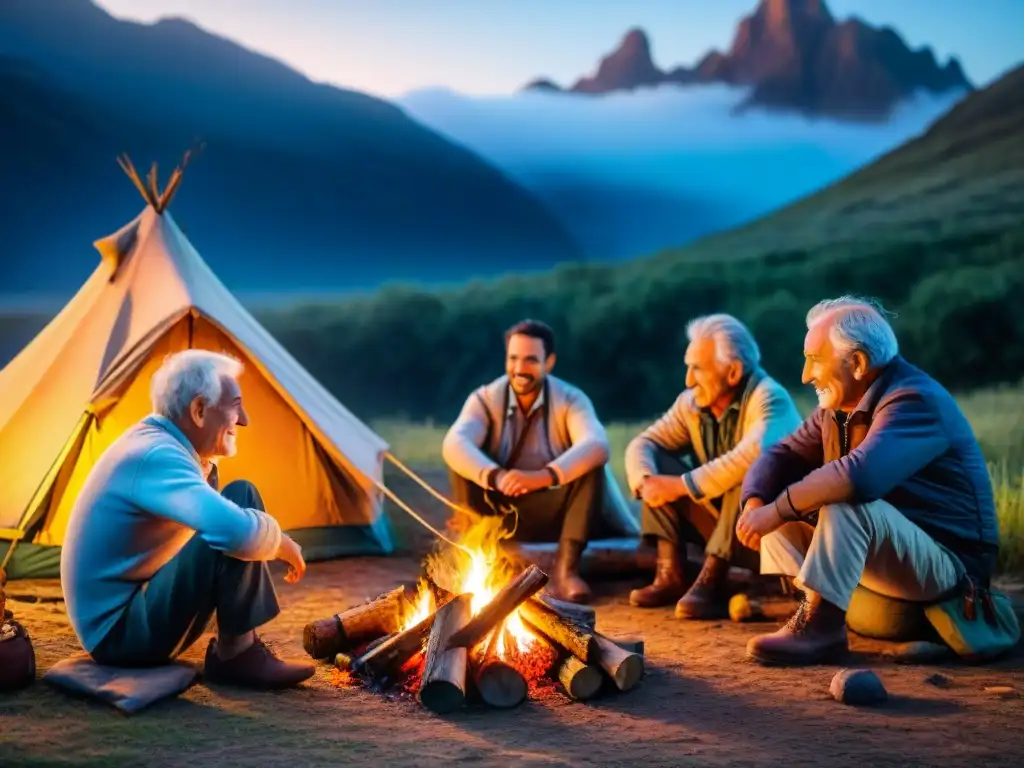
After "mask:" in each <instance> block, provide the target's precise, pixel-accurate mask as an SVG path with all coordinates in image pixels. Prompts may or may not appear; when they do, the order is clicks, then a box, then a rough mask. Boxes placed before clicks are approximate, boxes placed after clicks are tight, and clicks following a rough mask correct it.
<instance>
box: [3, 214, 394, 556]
mask: <svg viewBox="0 0 1024 768" xmlns="http://www.w3.org/2000/svg"><path fill="white" fill-rule="evenodd" d="M95 245H96V248H97V249H98V250H99V251H100V253H101V255H102V256H103V259H102V262H101V263H100V265H99V266H98V267H97V268H96V270H95V271H94V272H93V274H92V275H91V276H90V277H89V279H88V280H87V281H86V282H85V284H84V285H83V286H82V288H81V289H80V290H79V291H78V293H77V294H76V295H75V296H74V298H73V299H72V300H71V301H70V302H69V303H68V304H67V305H66V306H65V307H64V308H63V310H62V311H61V312H60V313H59V314H58V315H57V317H55V318H54V319H53V320H52V321H51V322H50V324H49V325H48V326H47V327H46V328H45V329H44V330H43V331H42V332H40V333H39V335H38V336H37V337H36V338H35V339H33V340H32V342H31V343H30V344H29V345H28V346H27V347H26V348H25V349H24V350H23V351H22V352H21V353H20V354H19V355H18V356H17V357H16V358H15V359H14V360H12V361H11V362H10V363H9V364H8V365H7V366H6V367H5V368H4V369H3V370H2V371H0V456H2V457H3V460H2V461H0V538H4V537H6V538H18V537H19V536H20V535H21V532H23V531H24V529H25V528H26V526H28V525H29V523H38V521H40V520H44V519H45V524H44V525H43V526H42V528H41V529H40V530H38V531H37V532H35V533H34V534H33V536H34V538H33V541H35V542H36V543H39V544H44V545H60V544H61V543H62V535H63V522H64V520H63V519H62V518H65V516H66V513H67V512H68V511H69V510H70V504H71V503H72V502H73V493H74V491H75V490H76V488H77V487H78V486H79V482H80V481H81V480H84V476H85V475H86V474H87V473H88V469H89V467H91V464H92V461H93V460H94V459H95V458H96V457H97V456H98V452H102V449H103V448H105V447H106V446H107V445H109V443H110V442H111V441H112V440H113V439H114V438H116V436H117V434H120V432H121V431H123V429H124V428H125V427H126V426H128V425H129V424H131V423H134V421H136V420H137V419H138V418H141V417H142V416H144V415H145V414H146V413H147V412H148V407H149V406H148V383H149V382H148V378H149V376H150V375H151V374H152V371H153V370H155V368H156V367H157V366H158V365H159V363H160V361H161V360H162V358H163V356H164V355H165V354H167V353H169V352H173V351H176V350H178V349H182V348H186V347H190V346H201V347H204V348H211V349H215V350H217V351H228V352H230V353H232V354H234V355H235V356H236V357H238V358H239V359H241V360H242V362H243V363H244V364H245V366H246V372H245V374H243V379H242V390H243V398H245V400H246V402H247V410H248V411H249V413H250V418H251V420H252V422H253V425H252V427H253V428H252V430H249V429H248V428H247V430H243V431H242V432H240V434H239V438H240V439H239V445H240V450H239V456H238V457H236V458H232V459H229V460H225V461H224V462H223V463H222V464H221V471H220V474H221V477H222V479H223V480H224V481H225V482H227V481H228V480H230V479H231V478H232V475H233V474H234V473H233V467H235V465H236V464H237V465H238V471H239V474H245V472H249V473H250V476H248V477H247V479H250V480H253V481H254V482H255V483H256V484H257V486H258V487H260V488H261V492H262V493H263V496H264V499H265V500H266V501H267V507H268V511H269V512H270V513H271V514H273V515H275V517H278V519H279V520H281V522H282V526H284V527H285V528H286V529H289V530H295V529H302V528H317V529H324V528H330V527H337V528H345V527H347V526H352V527H358V528H361V529H363V533H362V535H363V536H364V537H368V540H369V541H370V542H372V544H373V545H375V546H376V547H377V548H378V549H379V551H382V552H390V551H391V550H392V543H391V538H390V533H389V530H388V526H387V523H386V519H385V518H384V517H383V515H382V504H381V499H380V495H379V492H378V489H377V487H376V485H375V482H383V470H382V461H383V454H384V452H385V451H387V449H388V445H387V443H386V442H385V441H384V440H383V439H382V438H381V437H380V436H378V435H377V434H376V433H375V432H374V431H373V430H372V429H370V428H369V427H368V426H367V425H366V424H364V423H363V422H362V421H360V420H359V419H358V418H357V417H356V416H355V415H353V414H352V413H351V412H350V411H349V410H348V409H347V408H345V406H344V405H342V404H341V403H340V402H338V400H337V399H336V398H334V397H333V396H332V395H331V394H330V393H329V392H327V390H325V389H324V388H323V386H321V385H320V384H319V382H317V381H316V380H315V379H314V378H313V377H312V376H311V375H310V374H309V373H308V372H307V371H306V370H305V369H304V368H303V367H302V366H301V365H299V363H298V362H297V361H296V360H295V359H294V358H293V357H292V356H291V355H290V354H289V353H288V352H287V351H286V350H285V349H284V348H283V347H282V346H281V345H280V344H279V343H278V342H277V341H276V340H275V339H274V338H273V337H272V336H271V335H270V334H269V333H268V332H267V331H266V330H265V329H264V328H263V327H262V326H261V325H260V324H259V323H258V322H257V321H256V319H255V318H254V317H253V316H252V315H251V314H249V312H248V311H246V310H245V308H244V307H242V305H241V304H240V303H239V302H238V300H237V299H236V298H235V297H234V296H233V295H232V294H231V292H230V291H228V289H227V288H226V287H225V286H224V285H223V284H222V283H221V282H220V281H219V280H218V279H217V277H216V275H214V273H213V272H212V271H211V270H210V268H209V267H208V266H207V264H206V263H205V262H204V261H203V259H202V257H201V256H200V255H199V253H198V252H197V251H196V250H195V248H194V247H193V246H192V245H191V243H189V241H188V239H187V238H186V237H185V235H184V234H183V233H182V232H181V230H180V229H179V228H178V226H177V225H176V224H175V222H174V219H173V218H172V217H171V215H170V213H168V212H166V211H164V212H163V213H158V212H157V210H155V209H154V208H153V207H152V206H151V205H150V206H147V207H146V208H145V209H144V210H143V211H142V213H140V214H139V216H137V217H136V218H135V219H134V220H133V221H132V222H130V223H129V224H128V225H126V226H125V227H123V228H122V229H121V230H119V231H118V232H116V233H114V234H112V235H110V236H109V237H107V238H104V239H102V240H99V241H97V242H96V243H95ZM250 431H251V432H252V433H253V437H254V438H255V437H256V436H258V437H259V439H258V440H257V439H253V440H251V441H248V442H247V440H246V437H247V435H246V433H247V432H250ZM252 473H254V474H255V475H258V476H251V474H252ZM264 487H267V488H271V489H272V490H271V491H270V492H269V493H268V492H267V491H264V490H263V489H264ZM275 504H276V505H278V506H279V509H275V508H274V507H275ZM35 527H36V528H38V527H39V526H38V525H36V526H35Z"/></svg>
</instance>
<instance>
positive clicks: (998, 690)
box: [985, 685, 1017, 699]
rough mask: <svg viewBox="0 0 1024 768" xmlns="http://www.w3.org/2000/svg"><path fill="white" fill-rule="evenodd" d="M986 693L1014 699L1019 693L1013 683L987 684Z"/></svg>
mask: <svg viewBox="0 0 1024 768" xmlns="http://www.w3.org/2000/svg"><path fill="white" fill-rule="evenodd" d="M985 693H990V694H992V695H993V696H999V697H1000V698H1003V699H1012V698H1014V697H1015V696H1016V695H1017V689H1016V688H1014V687H1013V686H1012V685H986V686H985Z"/></svg>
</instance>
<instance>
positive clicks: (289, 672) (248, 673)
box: [203, 637, 316, 689]
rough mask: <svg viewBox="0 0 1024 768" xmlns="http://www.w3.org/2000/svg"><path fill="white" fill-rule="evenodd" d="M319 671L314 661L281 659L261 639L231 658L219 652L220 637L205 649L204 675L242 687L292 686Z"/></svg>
mask: <svg viewBox="0 0 1024 768" xmlns="http://www.w3.org/2000/svg"><path fill="white" fill-rule="evenodd" d="M314 672H316V667H315V666H314V665H313V664H308V663H306V662H298V661H284V660H282V659H279V658H278V657H277V656H276V655H274V652H273V651H271V650H270V649H269V648H268V647H267V646H266V644H264V642H263V641H262V640H260V638H258V637H257V638H255V639H254V640H253V642H252V645H250V646H249V647H248V648H246V649H245V650H244V651H242V652H241V653H240V654H238V655H237V656H232V657H231V658H230V659H222V658H221V657H220V656H218V655H217V640H216V638H214V639H213V640H210V644H209V645H208V646H207V648H206V668H205V670H204V671H203V677H204V678H205V679H206V680H208V681H209V682H212V683H224V684H226V685H237V686H241V687H243V688H260V689H275V688H292V687H294V686H296V685H298V684H299V683H301V682H302V681H303V680H308V679H309V678H311V677H312V676H313V673H314Z"/></svg>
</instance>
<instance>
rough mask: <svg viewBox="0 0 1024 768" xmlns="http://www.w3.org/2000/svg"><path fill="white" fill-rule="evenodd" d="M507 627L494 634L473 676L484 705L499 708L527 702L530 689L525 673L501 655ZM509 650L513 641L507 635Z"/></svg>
mask: <svg viewBox="0 0 1024 768" xmlns="http://www.w3.org/2000/svg"><path fill="white" fill-rule="evenodd" d="M506 631H507V630H505V628H504V626H502V627H499V628H498V629H496V630H495V631H494V632H492V633H491V638H490V640H489V641H488V643H487V646H486V648H485V649H484V651H483V652H482V653H481V654H480V658H479V661H478V662H477V664H476V668H475V671H474V674H473V682H474V683H475V684H476V689H477V692H478V693H479V694H480V698H481V699H483V701H484V703H485V704H487V705H488V706H491V707H498V708H499V709H509V708H511V707H515V706H518V705H519V704H522V703H523V701H525V700H526V694H527V693H528V688H527V685H526V678H525V677H523V674H522V673H521V672H520V671H519V670H518V669H516V668H515V667H513V666H512V665H511V664H509V663H508V662H506V661H504V660H503V659H501V658H500V657H499V656H498V655H497V645H498V637H499V634H500V633H502V632H506ZM504 639H505V647H506V648H508V647H509V644H510V643H511V638H510V637H508V636H507V635H506V636H505V638H504Z"/></svg>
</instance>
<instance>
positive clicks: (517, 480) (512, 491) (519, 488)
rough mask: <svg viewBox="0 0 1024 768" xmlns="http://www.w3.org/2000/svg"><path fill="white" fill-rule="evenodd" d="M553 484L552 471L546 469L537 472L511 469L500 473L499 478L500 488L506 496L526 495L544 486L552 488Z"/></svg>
mask: <svg viewBox="0 0 1024 768" xmlns="http://www.w3.org/2000/svg"><path fill="white" fill-rule="evenodd" d="M552 484H553V481H552V477H551V473H550V472H548V471H547V470H546V469H540V470H537V471H535V472H525V471H523V470H521V469H509V470H505V471H504V472H501V473H499V475H498V480H497V485H498V490H499V491H501V492H502V493H503V494H505V495H506V496H525V495H526V494H527V493H533V492H534V491H539V490H541V489H542V488H550V487H551V485H552Z"/></svg>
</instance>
